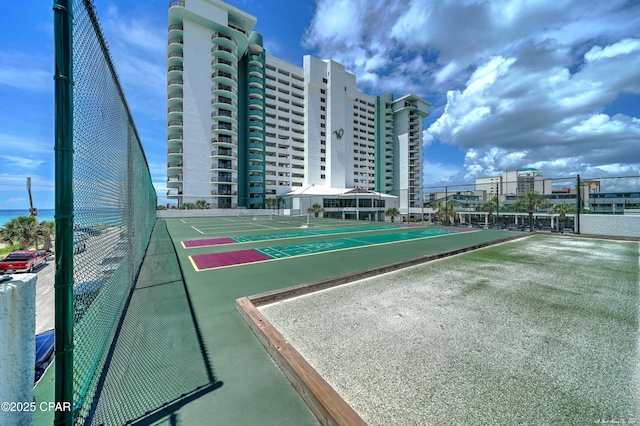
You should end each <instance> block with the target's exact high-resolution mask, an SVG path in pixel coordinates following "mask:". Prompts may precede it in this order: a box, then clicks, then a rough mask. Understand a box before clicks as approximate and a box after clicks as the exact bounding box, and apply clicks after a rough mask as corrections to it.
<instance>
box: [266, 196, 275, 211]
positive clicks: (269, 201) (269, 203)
mask: <svg viewBox="0 0 640 426" xmlns="http://www.w3.org/2000/svg"><path fill="white" fill-rule="evenodd" d="M275 205H276V199H275V198H267V199H265V200H264V207H265V208H266V209H273V206H275Z"/></svg>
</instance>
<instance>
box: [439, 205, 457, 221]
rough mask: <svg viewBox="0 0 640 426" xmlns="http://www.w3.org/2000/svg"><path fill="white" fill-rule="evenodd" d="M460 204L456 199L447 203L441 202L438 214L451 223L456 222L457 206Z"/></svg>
mask: <svg viewBox="0 0 640 426" xmlns="http://www.w3.org/2000/svg"><path fill="white" fill-rule="evenodd" d="M459 205H460V204H459V203H458V202H457V201H456V200H451V201H448V202H447V203H443V204H440V207H438V213H437V215H438V216H439V217H440V219H441V220H443V221H446V222H447V223H450V222H451V221H452V222H454V223H455V219H456V216H455V215H456V207H458V206H459Z"/></svg>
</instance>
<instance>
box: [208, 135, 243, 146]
mask: <svg viewBox="0 0 640 426" xmlns="http://www.w3.org/2000/svg"><path fill="white" fill-rule="evenodd" d="M211 143H212V144H213V145H221V146H236V145H238V141H237V140H235V139H233V138H232V137H230V136H224V135H218V137H217V138H212V139H211Z"/></svg>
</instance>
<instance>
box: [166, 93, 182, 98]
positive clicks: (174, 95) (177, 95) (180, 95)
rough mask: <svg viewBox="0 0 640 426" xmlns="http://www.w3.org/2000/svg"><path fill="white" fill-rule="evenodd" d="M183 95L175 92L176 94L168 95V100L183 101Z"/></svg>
mask: <svg viewBox="0 0 640 426" xmlns="http://www.w3.org/2000/svg"><path fill="white" fill-rule="evenodd" d="M182 96H183V95H182V93H181V92H174V93H169V94H168V95H167V99H182Z"/></svg>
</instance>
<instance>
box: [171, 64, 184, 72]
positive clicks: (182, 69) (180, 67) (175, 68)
mask: <svg viewBox="0 0 640 426" xmlns="http://www.w3.org/2000/svg"><path fill="white" fill-rule="evenodd" d="M167 71H168V72H171V71H184V67H183V66H182V65H169V67H167Z"/></svg>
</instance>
